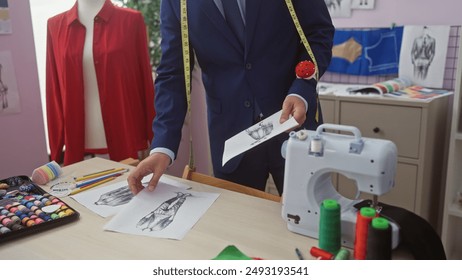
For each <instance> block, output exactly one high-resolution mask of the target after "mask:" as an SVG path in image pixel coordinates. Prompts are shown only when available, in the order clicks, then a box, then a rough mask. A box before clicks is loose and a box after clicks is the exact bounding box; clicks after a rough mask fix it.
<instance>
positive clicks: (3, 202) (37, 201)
mask: <svg viewBox="0 0 462 280" xmlns="http://www.w3.org/2000/svg"><path fill="white" fill-rule="evenodd" d="M78 218H79V213H78V212H77V211H75V210H74V209H72V208H71V207H69V206H68V205H67V204H66V203H64V202H63V201H62V200H60V199H59V198H57V197H55V196H53V195H51V194H49V193H47V192H46V191H44V190H43V189H42V188H40V187H39V186H38V185H36V184H34V183H33V182H32V181H31V180H30V178H29V177H27V176H14V177H10V178H7V179H3V180H0V243H2V242H5V241H7V240H11V239H14V238H17V237H21V236H24V235H28V234H32V233H36V232H39V231H42V230H47V229H50V228H54V227H57V226H60V225H63V224H66V223H69V222H72V221H75V220H77V219H78Z"/></svg>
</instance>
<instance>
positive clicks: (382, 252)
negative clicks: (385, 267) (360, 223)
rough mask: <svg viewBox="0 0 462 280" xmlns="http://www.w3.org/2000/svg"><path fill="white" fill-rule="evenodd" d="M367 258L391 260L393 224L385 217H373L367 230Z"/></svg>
mask: <svg viewBox="0 0 462 280" xmlns="http://www.w3.org/2000/svg"><path fill="white" fill-rule="evenodd" d="M366 260H391V226H390V224H389V223H388V220H387V219H385V218H382V217H377V218H374V219H372V222H371V225H370V226H369V230H368V232H367V251H366Z"/></svg>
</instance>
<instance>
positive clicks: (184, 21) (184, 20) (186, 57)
mask: <svg viewBox="0 0 462 280" xmlns="http://www.w3.org/2000/svg"><path fill="white" fill-rule="evenodd" d="M180 22H181V48H182V50H183V67H184V84H185V89H186V101H187V104H188V118H189V163H188V165H189V168H191V169H193V170H194V168H195V166H194V152H193V144H192V123H191V120H192V118H191V61H190V53H189V32H188V8H187V6H186V0H181V2H180Z"/></svg>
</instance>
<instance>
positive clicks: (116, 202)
mask: <svg viewBox="0 0 462 280" xmlns="http://www.w3.org/2000/svg"><path fill="white" fill-rule="evenodd" d="M151 177H152V174H151V175H148V176H146V177H144V178H143V180H142V183H143V185H144V186H145V187H146V186H147V184H148V182H149V180H150V179H151ZM160 182H163V183H165V184H172V185H176V186H177V187H178V188H182V189H187V188H189V186H187V185H184V184H181V183H178V182H176V181H175V180H173V179H170V178H168V177H166V176H162V177H161V178H160ZM71 198H73V199H74V200H76V201H77V202H79V203H80V204H82V205H83V206H85V207H87V208H88V209H90V210H91V211H93V212H95V213H96V214H98V215H100V216H101V217H103V218H106V217H109V216H113V215H115V214H117V213H118V212H119V211H120V209H122V208H123V207H124V206H125V205H126V204H127V203H128V202H130V200H131V199H132V198H133V194H132V192H131V191H130V189H129V188H128V184H127V181H122V182H117V183H113V184H110V185H107V186H104V187H100V188H94V189H91V190H88V191H84V192H80V193H78V194H75V195H73V196H71Z"/></svg>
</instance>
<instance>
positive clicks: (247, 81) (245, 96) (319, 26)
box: [151, 0, 334, 173]
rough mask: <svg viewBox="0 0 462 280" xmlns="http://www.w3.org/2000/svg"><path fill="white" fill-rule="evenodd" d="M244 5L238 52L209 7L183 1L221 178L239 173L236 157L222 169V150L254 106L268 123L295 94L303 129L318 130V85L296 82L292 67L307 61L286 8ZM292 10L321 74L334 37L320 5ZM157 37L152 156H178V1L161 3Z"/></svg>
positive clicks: (183, 106)
mask: <svg viewBox="0 0 462 280" xmlns="http://www.w3.org/2000/svg"><path fill="white" fill-rule="evenodd" d="M246 2H247V3H246V42H245V48H242V47H241V46H240V44H239V41H238V39H237V37H236V36H235V35H234V33H233V32H232V31H231V29H230V28H229V27H228V25H227V23H226V21H225V19H224V18H223V16H222V14H221V13H220V11H219V10H218V8H217V7H216V5H215V3H214V1H212V0H188V1H187V3H188V4H187V11H188V24H189V37H190V46H191V48H192V51H194V53H195V55H196V58H197V60H196V62H198V63H199V65H200V66H201V69H202V79H203V83H204V86H205V90H206V104H207V116H208V127H209V138H210V149H211V154H212V163H213V168H214V170H220V171H221V172H225V173H226V172H231V171H233V170H234V169H235V168H236V167H237V165H238V163H239V161H240V159H241V156H238V157H236V158H234V159H233V160H231V161H229V162H228V163H227V164H226V165H225V166H224V167H222V164H221V162H222V161H221V159H222V155H223V148H224V143H225V141H226V140H227V139H228V138H230V137H232V136H234V135H235V134H236V133H238V132H241V131H242V130H244V129H246V128H248V127H249V126H251V125H252V124H253V122H254V112H253V106H254V104H253V103H254V101H255V100H256V102H257V104H258V106H259V108H260V109H261V111H262V113H263V114H264V116H270V115H272V114H273V113H275V112H277V111H279V110H281V109H282V103H283V101H284V99H285V97H286V96H287V95H288V94H291V93H295V94H299V95H301V96H302V97H303V98H305V100H306V101H307V102H308V111H307V121H306V123H305V124H303V127H305V128H308V129H315V128H316V127H317V125H318V123H317V122H316V121H315V113H316V108H317V107H318V104H317V103H318V102H317V93H316V82H315V81H314V80H313V79H312V80H302V79H297V78H296V77H295V66H296V65H297V63H298V62H300V61H302V60H306V59H308V58H309V56H308V54H307V52H306V50H305V47H304V46H303V44H302V43H301V40H300V37H299V35H298V33H297V30H296V28H295V25H294V23H293V21H292V18H291V17H290V13H289V11H288V8H287V6H286V4H285V1H284V0H247V1H246ZM293 4H294V7H295V11H296V12H297V15H298V17H299V20H300V23H301V25H302V27H303V29H304V33H305V35H306V37H307V39H308V41H309V43H310V45H311V48H312V50H313V53H314V54H315V56H316V60H317V62H318V67H319V70H320V74H322V73H323V72H324V71H325V69H326V68H327V66H328V64H329V62H330V59H331V50H332V39H333V34H334V27H333V25H332V22H331V18H330V15H329V13H328V10H327V8H326V5H325V3H324V0H293ZM161 36H162V42H161V48H162V58H161V63H160V65H159V67H158V68H157V74H158V76H157V78H156V81H155V84H156V88H155V89H156V91H155V93H156V94H155V108H156V118H155V120H154V122H153V130H154V139H153V142H152V145H151V148H156V147H164V148H168V149H170V150H172V151H173V152H174V153H175V154H176V153H177V151H178V147H179V143H180V140H181V129H182V126H183V122H184V119H185V116H186V112H187V102H186V95H185V83H184V74H183V60H182V49H181V33H180V0H163V1H162V5H161ZM192 51H191V53H193V52H192ZM191 61H193V62H192V63H194V59H192V60H191ZM191 69H192V67H191ZM192 98H194V96H192ZM275 152H279V151H275Z"/></svg>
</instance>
